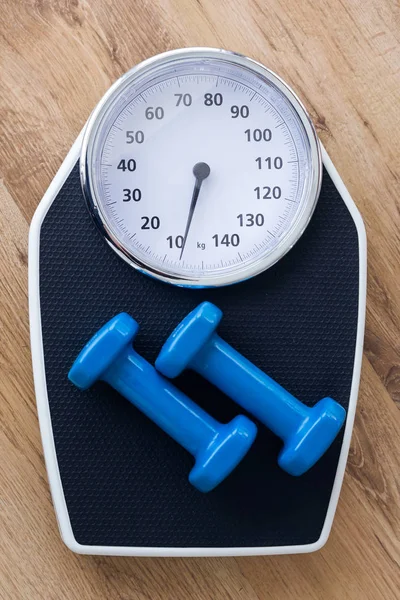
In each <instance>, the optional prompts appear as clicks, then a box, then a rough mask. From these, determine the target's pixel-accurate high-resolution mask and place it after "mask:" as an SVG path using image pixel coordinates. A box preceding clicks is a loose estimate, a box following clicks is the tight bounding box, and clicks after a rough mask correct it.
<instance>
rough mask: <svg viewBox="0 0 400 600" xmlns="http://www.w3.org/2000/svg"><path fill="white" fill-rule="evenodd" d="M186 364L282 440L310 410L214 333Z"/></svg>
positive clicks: (295, 428) (296, 427)
mask: <svg viewBox="0 0 400 600" xmlns="http://www.w3.org/2000/svg"><path fill="white" fill-rule="evenodd" d="M189 366H190V368H191V369H193V370H194V371H196V372H197V373H199V374H200V375H202V376H203V377H205V379H208V381H210V382H211V383H213V384H214V385H215V386H216V387H218V388H219V389H220V390H222V391H223V392H224V393H225V394H226V395H227V396H229V397H231V398H232V399H233V400H235V402H237V403H238V404H239V405H241V406H243V407H244V408H245V409H246V410H248V411H249V412H250V413H252V414H253V415H254V416H255V417H257V418H258V419H259V420H260V421H261V422H262V423H264V424H265V425H266V426H267V427H269V429H271V430H272V431H273V432H274V433H275V434H276V435H278V436H279V437H281V438H282V439H283V440H285V439H286V438H287V437H288V436H290V435H291V434H292V433H293V431H297V429H298V428H299V426H300V424H301V422H302V421H304V418H305V417H306V415H307V411H308V410H309V409H308V408H307V407H306V406H304V404H302V403H301V402H300V401H299V400H297V399H296V398H295V397H294V396H292V395H291V394H290V393H289V392H288V391H286V390H285V389H284V388H283V387H282V386H281V385H279V383H277V382H276V381H274V380H273V379H272V378H271V377H269V376H268V375H267V374H266V373H263V371H261V370H260V369H259V368H258V367H256V366H255V365H254V364H253V363H252V362H250V361H249V360H248V359H247V358H245V357H244V356H243V355H242V354H240V353H239V352H237V351H236V350H235V349H234V348H232V346H230V345H229V344H228V343H227V342H225V341H224V340H223V339H222V338H221V337H220V336H219V335H218V334H216V333H214V334H213V335H212V336H211V338H210V339H209V340H208V342H206V343H205V344H204V346H203V348H202V349H201V350H200V351H199V352H198V353H197V355H196V356H195V357H194V358H193V359H192V361H191V362H190V365H189ZM227 374H228V375H227Z"/></svg>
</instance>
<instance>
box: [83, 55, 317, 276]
mask: <svg viewBox="0 0 400 600" xmlns="http://www.w3.org/2000/svg"><path fill="white" fill-rule="evenodd" d="M188 58H197V59H201V58H204V59H207V58H209V59H217V60H222V61H225V62H227V63H233V64H236V65H239V66H242V67H244V68H246V69H249V70H251V71H253V72H255V73H257V74H259V75H261V76H262V77H264V78H265V79H267V80H268V81H270V82H271V83H272V84H273V85H274V86H275V87H276V88H278V90H279V91H280V92H281V93H282V94H284V95H285V96H286V98H287V99H288V100H289V102H290V103H291V105H292V106H293V108H294V109H295V111H296V114H297V115H298V117H299V119H300V121H301V122H302V125H303V127H304V130H305V132H306V136H307V141H308V144H309V151H310V157H311V164H310V171H311V173H310V178H309V181H310V184H309V190H308V194H307V198H306V200H305V201H303V202H304V203H303V207H302V210H301V211H300V213H299V215H298V216H297V218H296V221H295V223H294V224H293V226H292V228H291V230H290V231H289V234H288V235H287V236H286V237H285V238H284V239H283V240H282V242H281V243H279V244H278V245H277V246H276V247H275V248H274V250H273V251H272V252H271V253H270V254H268V255H267V256H264V257H260V258H258V259H257V260H255V261H254V263H251V264H249V265H244V266H243V268H242V269H240V270H235V271H233V272H228V273H225V274H223V273H222V274H218V273H217V274H215V275H212V276H207V274H205V276H204V277H203V276H199V277H197V278H190V277H188V276H185V275H183V274H181V273H178V272H176V273H175V272H170V271H169V270H168V272H163V271H160V270H157V269H156V268H154V266H153V265H151V264H148V263H146V262H145V261H143V260H141V259H139V258H138V257H137V256H135V255H134V254H132V253H131V252H130V251H129V250H127V249H126V248H125V247H124V246H123V245H122V244H121V242H120V241H119V240H118V239H117V237H116V236H115V235H114V233H113V232H112V230H111V228H110V227H108V225H107V217H106V215H105V214H104V212H103V210H102V203H101V202H100V201H99V200H98V198H97V197H96V192H95V189H94V186H93V184H92V168H93V162H94V161H93V148H94V143H95V139H96V136H97V133H98V131H99V128H100V125H101V124H102V122H103V119H104V117H105V115H106V114H107V111H108V109H109V107H110V106H111V104H112V103H113V100H114V98H115V97H116V96H117V95H120V94H122V93H123V92H124V90H125V89H126V88H127V87H129V86H130V85H131V83H132V82H133V81H134V80H135V78H137V76H138V75H139V74H140V76H142V75H145V73H146V71H150V70H152V69H154V68H155V67H157V66H162V65H164V64H166V63H170V62H173V61H175V60H182V59H188ZM80 177H81V184H82V190H83V194H84V197H85V199H86V201H87V204H88V207H89V210H90V213H91V214H92V216H93V219H94V221H95V223H96V225H97V226H98V227H99V229H100V231H101V232H102V234H103V236H104V238H105V240H106V241H107V243H108V244H109V245H110V246H111V248H112V249H113V250H114V251H115V252H116V253H117V254H118V255H119V256H120V257H121V258H122V259H124V260H125V261H126V262H127V263H128V264H130V265H131V266H132V267H134V268H135V269H138V270H139V271H141V272H142V273H145V274H147V275H149V276H151V277H155V278H157V279H159V280H161V281H164V282H166V283H170V284H174V285H180V286H185V287H197V288H204V287H219V286H224V285H230V284H233V283H239V282H240V281H244V280H246V279H250V278H251V277H254V276H255V275H258V274H259V273H262V272H263V271H265V270H266V269H268V268H269V267H271V266H272V265H274V264H275V263H276V262H277V261H278V260H280V258H282V257H283V256H284V255H285V254H286V253H287V252H289V250H290V249H291V248H292V247H293V246H294V244H295V243H296V242H297V241H298V240H299V238H300V237H301V236H302V234H303V232H304V230H305V229H306V227H307V225H308V223H309V221H310V219H311V216H312V214H313V212H314V209H315V206H316V203H317V200H318V196H319V193H320V189H321V182H322V160H321V151H320V145H319V140H318V137H317V133H316V131H315V128H314V125H313V123H312V121H311V118H310V116H309V114H308V112H307V110H306V109H305V107H304V106H303V104H302V102H301V101H300V100H299V98H298V97H297V96H296V94H295V93H294V92H293V91H292V89H291V88H290V87H289V86H288V85H287V84H286V83H284V81H283V80H282V79H281V78H280V77H278V76H277V75H276V74H275V73H274V72H272V71H271V70H270V69H267V68H266V67H264V66H263V65H262V64H260V63H258V62H256V61H255V60H253V59H251V58H248V57H246V56H242V55H240V54H237V53H235V52H230V51H227V50H220V49H215V48H186V49H182V50H172V51H170V52H165V53H163V54H159V55H157V56H154V57H153V58H150V59H148V60H145V61H143V62H141V63H139V64H138V65H137V66H135V67H133V68H132V69H131V70H130V71H128V72H127V73H125V75H123V76H122V77H121V78H120V79H118V80H117V81H116V82H115V83H114V85H112V86H111V88H110V89H109V90H108V91H107V92H106V94H105V95H104V96H103V98H102V99H101V100H100V102H99V104H98V105H97V106H96V108H95V109H94V111H93V113H92V114H91V116H90V118H89V120H88V123H87V126H86V130H85V133H84V137H83V142H82V149H81V155H80Z"/></svg>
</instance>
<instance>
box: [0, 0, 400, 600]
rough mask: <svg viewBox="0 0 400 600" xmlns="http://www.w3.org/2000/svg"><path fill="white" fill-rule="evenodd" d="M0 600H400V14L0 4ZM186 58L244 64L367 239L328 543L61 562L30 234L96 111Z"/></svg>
mask: <svg viewBox="0 0 400 600" xmlns="http://www.w3.org/2000/svg"><path fill="white" fill-rule="evenodd" d="M0 4H1V6H0V8H1V11H0V14H1V17H0V69H1V79H0V81H1V83H0V85H1V86H2V87H1V93H0V136H1V144H0V176H1V178H2V184H1V190H0V194H1V198H0V340H1V345H0V396H1V398H0V402H1V404H0V411H1V430H0V431H1V433H0V441H1V446H0V456H1V460H0V494H1V499H0V597H1V598H4V599H6V600H14V599H16V600H19V599H23V600H25V599H26V600H36V599H38V600H39V599H40V600H53V599H54V600H63V599H65V598H68V599H77V600H78V599H79V600H91V599H96V600H98V599H100V598H104V599H107V600H113V599H115V600H117V599H118V600H158V599H163V600H165V599H171V600H180V599H182V600H187V599H189V598H195V599H204V600H218V599H232V600H238V599H246V600H255V599H274V600H285V599H296V600H297V599H304V600H305V599H307V600H310V599H316V600H321V599H324V600H331V599H340V600H346V599H352V600H353V599H360V600H369V599H370V600H391V599H393V600H394V599H396V598H397V599H398V598H399V597H400V589H399V586H400V564H399V563H400V547H399V546H400V542H399V538H400V506H399V505H400V502H399V499H400V498H399V485H400V443H399V439H400V434H399V430H400V412H399V408H400V357H399V352H400V9H399V5H398V3H397V2H394V1H393V0H363V1H361V0H341V1H338V0H268V1H263V0H225V1H222V0H219V1H217V0H197V1H194V0H143V1H141V2H140V1H139V0H136V1H134V0H113V2H110V1H107V0H25V1H22V0H1V3H0ZM183 46H214V47H221V48H227V49H232V50H235V51H238V52H241V53H244V54H247V55H249V56H251V57H253V58H255V59H257V60H259V61H261V62H263V63H264V64H266V65H267V66H269V67H270V68H272V69H273V70H275V71H276V72H277V73H279V74H280V75H281V76H282V77H283V78H284V79H285V80H286V81H288V82H289V83H290V84H291V85H292V86H293V87H294V88H295V90H296V91H297V92H298V94H299V95H300V96H301V98H302V99H303V101H304V103H305V104H306V106H307V107H308V109H309V111H310V113H311V115H312V117H313V119H314V122H315V124H316V126H317V129H318V132H319V135H320V137H321V139H322V141H323V143H324V144H325V146H326V148H327V150H328V152H329V154H330V155H331V157H332V159H333V161H334V163H335V165H336V167H337V169H338V171H339V173H340V175H341V176H342V178H343V180H344V182H345V184H346V185H347V187H348V189H349V191H350V193H351V195H352V196H353V198H354V200H355V202H356V204H357V206H358V207H359V209H360V211H361V213H362V215H363V217H364V220H365V224H366V228H367V235H368V242H369V275H368V310H367V329H366V339H365V354H364V363H363V370H362V379H361V388H360V396H359V405H358V411H357V416H356V424H355V429H354V435H353V440H352V446H351V451H350V456H349V461H348V467H347V472H346V476H345V480H344V485H343V491H342V495H341V498H340V501H339V507H338V511H337V515H336V519H335V522H334V525H333V530H332V534H331V537H330V539H329V541H328V543H327V545H326V546H325V547H324V548H323V549H322V550H321V551H320V552H318V553H316V554H310V555H299V556H277V557H257V558H251V557H249V558H210V559H185V560H184V559H132V558H96V557H88V556H86V557H84V556H77V555H74V554H72V553H71V552H70V551H69V550H67V548H66V547H64V545H63V543H62V542H61V540H60V537H59V534H58V529H57V524H56V518H55V515H54V511H53V507H52V503H51V499H50V494H49V487H48V483H47V478H46V472H45V467H44V462H43V453H42V446H41V441H40V437H39V426H38V421H37V414H36V406H35V398H34V393H33V385H32V373H31V359H30V350H29V332H28V306H27V236H28V227H29V222H30V220H31V218H32V215H33V213H34V210H35V208H36V206H37V205H38V203H39V201H40V199H41V197H42V195H43V193H44V192H45V190H46V189H47V187H48V185H49V183H50V181H51V179H52V178H53V176H54V174H55V173H56V171H57V169H58V167H59V166H60V164H61V162H62V160H63V158H64V156H65V155H66V153H67V151H68V149H69V148H70V146H71V144H72V142H73V141H74V139H75V138H76V136H77V135H78V133H79V131H80V129H81V128H82V126H83V124H84V123H85V121H86V119H87V117H88V115H89V113H90V111H91V110H92V108H93V107H94V105H95V104H96V103H97V101H98V100H99V99H100V98H101V96H102V94H103V93H104V92H105V90H106V89H107V88H108V87H109V85H110V84H111V83H112V82H113V81H114V80H115V79H116V78H117V77H118V76H119V75H121V74H122V73H124V71H126V70H127V69H129V68H130V67H132V66H133V65H134V64H135V63H137V62H138V61H140V60H142V59H144V58H146V57H149V56H151V55H153V54H156V53H158V52H161V51H164V50H167V49H172V48H177V47H183Z"/></svg>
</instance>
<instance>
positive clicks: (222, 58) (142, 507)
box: [29, 48, 366, 556]
mask: <svg viewBox="0 0 400 600" xmlns="http://www.w3.org/2000/svg"><path fill="white" fill-rule="evenodd" d="M321 159H322V160H321ZM88 207H89V209H90V210H89V211H88ZM93 219H94V221H95V223H96V225H97V227H96V226H95V224H94V222H93ZM99 229H100V231H101V234H102V235H100V234H99ZM104 239H105V240H106V242H107V243H104ZM293 246H294V247H293ZM291 249H292V250H291ZM289 250H291V251H289ZM121 258H122V259H123V260H121ZM145 275H149V276H145ZM166 283H169V284H171V285H165V284H166ZM233 283H235V284H237V285H229V284H233ZM365 299H366V238H365V230H364V225H363V222H362V219H361V216H360V214H359V212H358V210H357V208H356V206H355V204H354V202H353V201H352V199H351V197H350V195H349V193H348V191H347V189H346V187H345V185H344V183H343V181H342V180H341V179H340V176H339V175H338V173H337V171H336V169H335V167H334V165H333V163H332V161H331V160H330V158H329V156H328V155H327V153H326V151H325V150H324V148H323V147H322V145H321V144H320V142H319V140H318V138H317V136H316V133H315V130H314V127H313V125H312V123H311V121H310V119H309V117H308V115H307V112H306V110H305V109H304V107H303V106H302V104H301V103H300V101H299V100H298V98H297V97H296V95H295V94H294V93H293V92H292V91H291V90H290V89H289V88H288V87H287V85H286V84H285V83H283V81H282V80H281V79H279V77H277V76H276V75H275V74H273V73H272V72H271V71H269V70H268V69H267V68H266V67H264V66H262V65H260V64H258V63H256V62H255V61H253V60H251V59H249V58H246V57H243V56H239V55H237V54H234V53H231V52H226V51H223V50H215V49H207V48H194V49H185V50H176V51H173V52H167V53H165V54H162V55H159V56H156V57H154V58H151V59H149V60H146V61H144V62H143V63H141V64H139V65H138V66H137V67H135V68H134V69H132V70H131V71H129V72H128V73H127V74H126V75H124V76H123V77H122V78H121V79H119V80H118V81H117V82H116V83H115V84H114V86H112V88H111V89H110V90H109V91H108V92H107V94H106V95H105V96H104V98H103V99H102V100H101V102H100V103H99V105H98V106H97V107H96V108H95V110H94V111H93V113H92V115H91V117H90V119H89V121H88V123H87V125H86V127H85V129H84V132H83V133H81V134H80V135H79V137H78V139H77V140H76V142H75V144H74V145H73V147H72V148H71V150H70V152H69V154H68V156H67V157H66V159H65V161H64V163H63V164H62V166H61V168H60V170H59V171H58V173H57V174H56V176H55V178H54V180H53V182H52V183H51V185H50V187H49V189H48V190H47V192H46V194H45V196H44V198H43V200H42V201H41V202H40V204H39V206H38V208H37V211H36V212H35V216H34V218H33V221H32V225H31V229H30V237H29V306H30V327H31V346H32V360H33V370H34V379H35V390H36V399H37V407H38V416H39V421H40V430H41V435H42V441H43V448H44V456H45V460H46V467H47V471H48V476H49V482H50V487H51V492H52V497H53V502H54V506H55V510H56V513H57V519H58V523H59V527H60V531H61V535H62V538H63V540H64V541H65V543H66V544H67V546H68V547H69V548H71V549H72V550H73V551H75V552H79V553H85V554H107V555H132V556H133V555H135V556H212V555H223V556H225V555H252V554H288V553H297V552H312V551H315V550H318V549H319V548H321V546H323V544H324V543H325V542H326V540H327V539H328V536H329V532H330V529H331V526H332V522H333V518H334V514H335V510H336V505H337V502H338V498H339V494H340V489H341V485H342V481H343V476H344V472H345V467H346V461H347V455H348V451H349V446H350V439H351V433H352V428H353V422H354V416H355V409H356V403H357V394H358V385H359V379H360V369H361V356H362V346H363V335H364V321H365ZM205 300H207V301H210V302H212V303H213V304H215V305H216V306H218V307H219V308H220V309H221V310H222V311H223V314H224V317H223V320H222V321H221V324H220V330H219V331H220V333H221V336H222V337H223V339H225V340H226V341H227V342H228V343H229V344H230V345H231V346H232V347H233V348H235V349H237V350H238V351H239V352H240V353H241V354H242V355H243V356H245V357H246V358H247V359H248V360H250V361H251V362H252V363H254V364H255V365H257V367H258V368H260V369H261V370H262V371H263V372H265V373H267V374H268V375H269V376H270V377H272V378H273V379H274V380H276V381H277V382H279V383H280V384H281V385H282V386H283V387H284V388H285V389H287V390H288V391H290V393H292V394H293V395H294V396H295V397H297V398H298V399H299V400H300V401H301V402H303V403H304V404H305V405H306V406H314V405H315V404H316V403H317V402H318V401H319V400H321V399H322V398H324V397H326V396H329V397H332V398H334V399H335V401H336V402H338V403H339V404H340V405H341V406H342V407H343V408H344V409H345V410H346V412H347V418H346V421H345V424H344V427H343V428H342V430H341V432H340V433H339V435H338V436H337V437H336V439H335V440H334V442H333V443H332V445H331V446H330V448H329V449H328V450H327V451H326V453H325V454H324V455H323V456H322V457H321V458H320V460H319V461H318V462H317V463H316V464H315V465H314V466H313V467H312V468H311V469H309V471H307V473H305V474H304V475H302V476H300V477H293V476H291V475H289V474H288V473H286V472H285V471H284V470H283V469H281V468H280V467H279V465H278V461H277V458H278V456H279V453H280V451H281V448H282V441H281V439H280V438H278V437H277V436H276V435H275V434H274V433H273V432H272V431H271V430H270V429H268V428H267V427H265V426H263V425H262V424H261V423H258V422H257V421H256V425H258V435H257V438H256V440H255V443H254V445H253V447H252V448H251V449H250V451H249V452H248V453H247V455H246V457H245V458H244V460H243V461H242V463H241V464H240V465H239V466H238V467H237V468H236V469H235V471H234V472H233V473H232V474H231V475H229V477H227V478H226V480H225V481H224V482H223V483H221V484H220V485H219V486H218V487H217V488H216V489H215V490H213V491H211V492H209V493H208V494H203V493H201V492H199V491H197V490H196V489H195V488H194V487H193V486H191V485H190V484H189V482H188V476H187V475H188V472H189V471H190V469H191V467H192V466H193V458H192V456H191V455H190V454H189V453H188V452H185V451H184V450H183V449H182V447H181V446H179V445H178V444H177V443H176V442H175V441H174V440H173V439H172V438H170V437H169V436H168V435H167V434H165V433H164V432H163V431H162V430H161V429H160V428H159V427H157V426H156V425H155V423H153V422H152V421H151V420H150V419H148V418H147V417H146V416H145V415H144V414H143V413H141V412H140V411H139V410H137V409H136V408H135V407H134V406H132V405H131V404H130V403H129V402H127V401H126V399H124V398H122V397H121V396H120V395H119V394H118V393H117V392H116V391H115V390H113V389H112V387H111V386H107V385H105V384H103V383H102V382H99V383H98V384H95V385H94V386H93V387H91V388H90V389H89V390H86V391H81V390H78V389H77V388H76V387H75V386H74V385H72V383H71V382H70V381H69V380H68V372H69V370H70V368H71V365H72V364H73V362H74V360H75V359H76V357H77V355H78V353H79V352H80V351H81V349H82V348H83V346H84V345H85V344H86V342H87V341H88V340H89V339H90V338H91V337H92V336H93V334H94V333H95V332H96V331H97V330H99V329H100V327H101V326H102V325H104V323H106V322H107V321H109V320H110V319H111V318H112V317H113V316H115V315H116V314H117V313H119V312H122V311H123V312H127V313H128V314H129V315H131V316H132V317H134V319H135V320H137V322H138V323H139V325H140V331H139V334H138V336H137V339H135V344H134V346H135V349H136V351H137V352H138V353H139V354H141V356H142V357H143V358H144V359H146V360H147V361H148V362H150V363H151V364H154V362H155V360H156V357H157V355H158V354H159V352H160V350H161V348H162V346H163V344H164V343H165V341H166V340H167V338H168V337H169V336H170V334H171V332H172V331H173V330H174V328H175V327H176V325H177V324H178V323H179V322H180V321H182V319H183V318H184V317H186V316H187V315H188V313H189V312H190V311H192V310H193V309H194V308H195V307H196V306H198V305H199V304H200V303H201V302H202V301H205ZM175 383H176V385H177V387H178V388H179V389H180V390H182V391H183V392H184V393H185V394H186V395H187V396H188V397H189V398H191V399H192V400H193V401H194V402H195V403H196V404H197V405H199V406H200V407H201V408H203V409H205V410H206V412H207V413H209V414H210V415H211V416H212V417H214V418H215V419H217V420H218V421H219V422H221V423H227V422H229V421H230V420H232V419H233V418H235V416H237V415H238V414H240V413H241V412H242V409H241V408H240V407H239V406H238V405H237V404H235V403H234V402H233V401H232V400H231V399H230V398H228V396H227V395H225V394H223V393H222V392H220V391H219V389H218V388H217V387H216V386H214V385H212V384H211V383H210V382H209V381H207V380H206V379H205V378H204V377H201V376H199V375H198V374H196V373H194V372H190V371H189V372H187V373H185V374H183V375H181V376H179V377H178V378H177V379H176V380H175Z"/></svg>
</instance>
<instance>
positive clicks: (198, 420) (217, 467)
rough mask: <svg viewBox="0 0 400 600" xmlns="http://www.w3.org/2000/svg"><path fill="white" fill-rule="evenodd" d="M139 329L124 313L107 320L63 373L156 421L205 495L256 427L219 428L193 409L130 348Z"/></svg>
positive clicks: (241, 419) (236, 423)
mask: <svg viewBox="0 0 400 600" xmlns="http://www.w3.org/2000/svg"><path fill="white" fill-rule="evenodd" d="M138 329H139V326H138V324H137V322H136V321H135V320H134V319H132V317H130V316H129V315H127V314H126V313H121V314H119V315H117V316H115V317H114V318H113V319H111V321H108V323H106V324H105V325H104V326H103V327H102V328H101V329H100V330H99V331H98V332H97V333H96V334H95V335H94V336H93V337H92V339H91V340H90V341H89V342H88V343H87V344H86V346H85V347H84V348H83V350H82V351H81V353H80V354H79V356H78V358H77V359H76V360H75V362H74V364H73V365H72V368H71V370H70V372H69V374H68V377H69V379H70V380H71V381H72V383H74V384H75V385H76V386H78V387H79V388H81V389H87V388H88V387H90V386H91V385H93V384H94V383H95V382H96V381H97V380H98V379H100V380H102V381H106V382H107V383H108V384H110V385H111V386H112V387H113V388H114V389H116V390H117V391H118V392H119V393H120V394H122V396H125V398H127V399H128V400H129V401H130V402H132V404H134V405H135V406H136V407H137V408H138V409H139V410H141V411H142V412H143V413H144V414H145V415H147V416H148V417H149V418H150V419H151V420H152V421H154V422H155V423H157V425H158V426H159V427H161V429H163V430H164V431H166V432H167V433H168V434H169V435H170V436H171V437H173V438H174V439H175V440H176V441H177V442H178V443H179V444H181V445H182V446H183V447H184V448H186V450H188V451H189V452H190V453H191V454H193V456H194V457H195V459H196V462H195V465H194V467H193V469H192V470H191V472H190V475H189V481H190V483H192V484H193V485H194V486H195V487H196V488H197V489H198V490H200V491H201V492H208V491H210V490H212V489H213V488H214V487H215V486H217V485H218V484H219V483H220V482H221V481H222V480H223V479H225V477H227V476H228V475H229V473H231V471H232V470H233V469H234V468H235V467H236V465H237V464H238V463H239V462H240V461H241V459H242V458H243V457H244V455H245V454H246V452H247V451H248V450H249V448H250V446H251V445H252V443H253V441H254V439H255V436H256V434H257V428H256V426H255V425H254V423H253V422H252V421H250V419H248V418H247V417H245V416H238V417H235V418H234V419H233V420H232V421H231V422H230V423H227V424H226V425H222V424H221V423H218V421H216V420H215V419H213V418H212V417H211V416H210V415H208V414H207V413H206V412H205V411H204V410H202V409H201V408H200V407H199V406H197V405H196V404H195V403H194V402H192V400H190V399H189V398H188V397H187V396H185V394H183V393H182V392H181V391H180V390H178V389H177V388H176V387H175V386H174V385H173V384H172V383H171V382H170V381H168V380H167V379H164V377H162V376H161V375H160V374H159V373H157V371H156V370H155V368H154V367H153V366H152V365H151V364H150V363H148V362H147V361H146V360H145V359H144V358H142V357H141V356H140V355H139V354H138V353H137V352H135V350H134V349H133V348H132V340H133V338H134V337H135V335H136V333H137V331H138Z"/></svg>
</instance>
